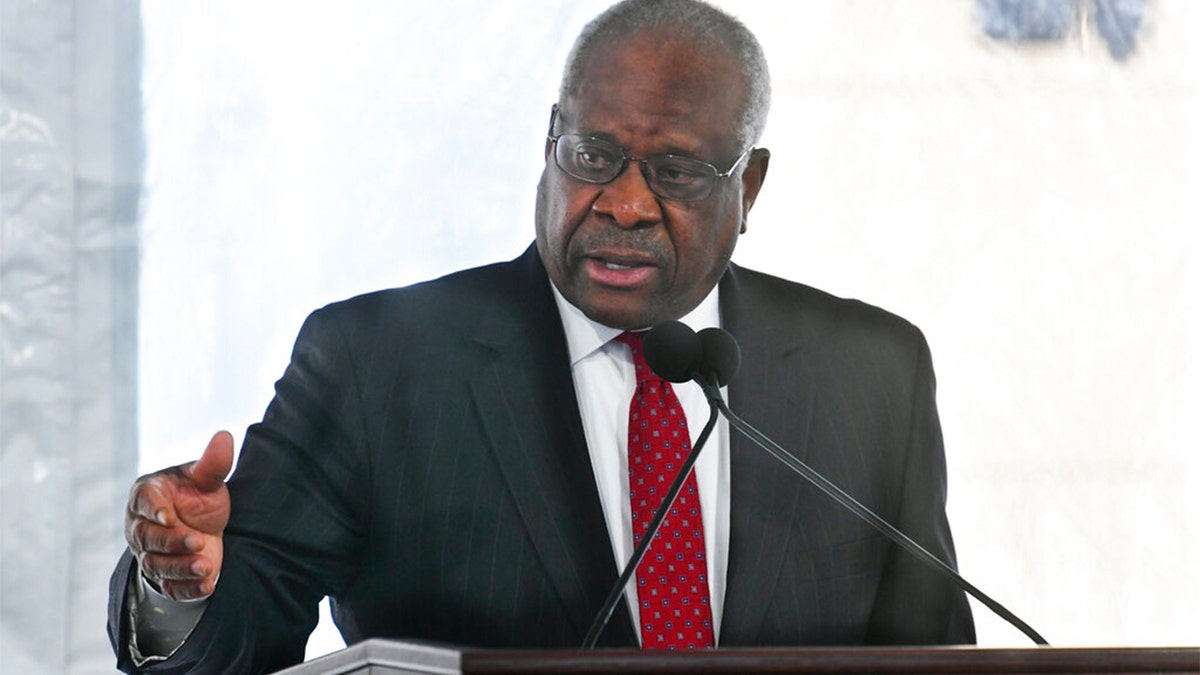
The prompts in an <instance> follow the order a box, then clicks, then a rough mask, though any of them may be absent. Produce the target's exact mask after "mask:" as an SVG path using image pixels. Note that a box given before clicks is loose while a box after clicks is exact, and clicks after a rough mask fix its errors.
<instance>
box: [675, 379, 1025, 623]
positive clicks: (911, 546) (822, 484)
mask: <svg viewBox="0 0 1200 675" xmlns="http://www.w3.org/2000/svg"><path fill="white" fill-rule="evenodd" d="M695 381H696V382H697V383H699V384H700V388H701V389H703V390H704V395H705V396H707V397H708V402H709V404H710V405H712V406H713V409H714V411H715V410H720V411H721V414H723V415H724V416H725V419H727V420H729V424H730V426H732V427H733V428H735V429H737V430H738V431H740V432H741V433H742V434H744V435H745V436H746V437H747V438H749V439H750V440H751V441H754V443H755V444H757V445H758V446H759V447H761V448H762V449H763V450H766V451H767V453H768V454H770V455H771V456H772V457H774V458H775V459H777V460H779V461H780V462H781V463H782V464H783V465H784V466H786V467H788V468H789V469H791V470H792V471H795V472H796V473H798V474H800V475H801V476H803V477H804V478H805V479H806V480H808V482H810V483H812V484H813V485H814V486H815V487H816V488H817V489H819V490H820V491H822V492H824V493H825V494H827V495H829V496H830V497H832V498H833V499H834V501H836V502H837V503H839V504H841V505H842V506H844V507H846V509H848V510H849V511H850V512H851V513H853V514H854V515H856V516H858V517H859V518H861V519H862V520H864V521H866V522H867V523H868V524H869V525H871V527H874V528H875V529H876V530H879V531H880V532H881V533H883V534H884V535H885V536H887V538H888V539H891V540H892V541H893V542H895V543H896V544H897V545H898V546H900V547H901V548H903V549H904V550H906V551H908V552H909V553H911V554H912V555H914V556H916V558H917V559H918V560H920V561H921V562H923V563H925V564H926V565H929V566H930V567H933V568H934V569H935V570H937V571H939V572H941V573H942V574H944V575H946V576H947V578H949V579H950V581H952V582H953V583H954V585H955V586H957V587H958V588H960V589H962V590H963V591H966V592H967V593H969V594H971V596H972V597H974V598H975V599H976V600H978V601H980V602H982V603H983V604H984V605H986V606H987V607H988V608H989V609H991V610H992V611H993V612H995V613H996V614H998V615H999V616H1000V617H1001V618H1003V619H1005V620H1006V621H1008V622H1009V623H1011V624H1012V625H1013V626H1016V627H1017V628H1018V629H1019V630H1020V631H1021V632H1022V633H1024V634H1025V635H1026V636H1027V637H1028V638H1029V639H1030V640H1033V641H1034V643H1036V644H1038V645H1041V646H1049V643H1048V642H1046V639H1045V638H1043V637H1042V636H1041V635H1039V634H1038V632H1037V631H1035V630H1034V629H1033V628H1032V627H1031V626H1030V625H1029V624H1027V623H1025V622H1024V621H1022V620H1021V619H1020V618H1018V617H1017V615H1015V614H1013V613H1012V612H1010V611H1008V609H1006V608H1005V607H1004V606H1003V605H1001V604H1000V603H998V602H996V601H995V600H993V599H991V598H990V597H988V595H987V594H985V593H984V592H983V591H981V590H979V589H978V588H975V586H973V585H972V584H971V583H970V582H968V581H967V580H966V579H964V578H962V576H961V575H959V573H958V572H956V571H954V569H953V568H951V567H950V566H949V565H947V564H946V563H944V562H942V561H941V560H940V559H938V557H937V556H935V555H933V554H932V553H930V552H929V551H927V550H925V549H924V548H923V547H922V546H921V545H920V544H918V543H917V542H915V541H913V540H912V539H910V538H909V537H908V535H906V534H904V533H903V532H901V531H900V530H897V529H896V528H895V527H892V525H891V523H889V522H887V521H886V520H884V519H883V518H880V517H879V516H878V515H876V514H875V512H873V511H871V510H870V509H868V508H867V507H865V506H863V505H862V504H860V503H859V502H858V501H857V500H856V499H854V498H853V497H851V496H850V495H849V494H847V493H846V492H845V491H843V490H842V489H841V488H839V487H838V486H837V485H834V484H833V483H832V482H831V481H830V480H829V479H828V478H826V477H824V476H822V475H821V474H819V473H817V472H816V470H814V469H813V468H812V467H810V466H808V465H807V464H805V463H804V462H802V461H800V460H799V459H797V458H796V457H795V456H794V455H792V454H791V453H789V452H788V451H787V450H784V449H783V448H782V447H781V446H780V445H779V444H778V443H776V442H775V441H772V440H771V439H770V438H767V436H766V435H765V434H763V433H762V432H760V431H759V430H758V429H755V428H754V427H753V426H751V425H750V424H748V423H747V422H745V421H744V420H742V418H740V417H738V416H737V415H735V414H734V413H733V411H732V410H730V409H729V406H728V405H726V404H725V399H724V398H722V397H721V390H720V389H719V388H718V387H717V386H716V385H714V384H711V383H709V382H706V381H704V379H703V378H701V377H697V378H695ZM710 424H711V423H710Z"/></svg>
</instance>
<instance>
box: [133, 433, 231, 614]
mask: <svg viewBox="0 0 1200 675" xmlns="http://www.w3.org/2000/svg"><path fill="white" fill-rule="evenodd" d="M232 468H233V436H231V435H230V434H229V432H227V431H218V432H217V434H216V435H215V436H213V437H212V440H211V441H209V442H208V447H207V448H205V450H204V454H203V455H201V456H200V459H198V460H196V461H195V462H191V463H188V464H180V465H179V466H174V467H171V468H169V469H163V470H162V471H158V472H155V473H151V474H147V475H145V476H142V477H141V478H139V479H138V480H137V482H135V483H134V484H133V488H132V489H131V490H130V491H129V505H128V506H127V507H126V511H125V540H126V541H128V542H129V549H130V551H132V552H133V555H134V556H135V557H136V558H137V560H138V564H139V566H140V567H141V570H142V574H143V575H144V576H145V578H146V579H148V580H149V581H150V582H151V583H153V584H155V585H157V586H158V588H159V589H160V590H161V591H162V593H163V595H165V596H167V597H169V598H172V599H174V600H191V599H196V598H204V597H207V596H209V595H211V594H212V592H213V590H214V589H215V588H216V582H217V576H219V575H220V572H221V561H222V556H223V553H224V544H223V542H222V539H221V536H222V532H224V530H225V525H226V523H228V522H229V490H228V489H227V488H226V487H225V476H227V475H228V474H229V471H230V469H232Z"/></svg>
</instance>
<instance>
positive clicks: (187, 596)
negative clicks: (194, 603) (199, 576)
mask: <svg viewBox="0 0 1200 675" xmlns="http://www.w3.org/2000/svg"><path fill="white" fill-rule="evenodd" d="M159 586H160V587H161V588H162V593H163V595H165V596H167V597H168V598H171V599H173V600H198V599H200V598H207V597H208V596H210V595H212V594H213V591H214V590H216V582H215V580H213V579H204V580H203V581H173V580H168V581H164V582H162V583H161V584H159Z"/></svg>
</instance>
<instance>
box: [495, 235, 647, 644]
mask: <svg viewBox="0 0 1200 675" xmlns="http://www.w3.org/2000/svg"><path fill="white" fill-rule="evenodd" d="M515 265H516V266H518V267H519V268H520V269H519V282H518V283H517V284H516V285H515V287H514V288H513V289H512V292H514V293H516V294H517V295H516V297H517V298H519V299H520V302H519V303H517V304H518V305H519V306H520V307H521V309H519V310H518V311H516V312H514V311H512V309H513V307H512V306H505V307H504V308H496V307H493V308H491V310H490V311H489V312H487V313H485V314H484V315H483V316H482V317H481V320H480V329H479V332H478V333H477V335H476V336H475V341H476V342H477V343H478V344H479V345H480V346H481V348H482V349H484V350H486V351H489V352H491V356H492V357H491V359H490V360H489V362H488V364H487V365H486V366H485V367H483V368H482V369H481V370H480V371H479V372H478V374H477V375H476V376H475V377H474V378H473V380H472V382H471V393H472V396H473V398H474V402H475V404H476V409H477V411H478V412H479V415H480V419H481V422H482V424H483V427H484V429H485V432H486V434H487V438H488V440H489V444H490V446H491V450H492V452H494V453H495V454H496V457H497V459H498V464H499V465H500V467H501V472H502V473H503V475H504V479H505V482H506V483H507V485H508V488H509V490H510V491H511V493H512V497H513V500H514V501H515V503H516V504H517V508H518V511H519V512H520V516H521V520H522V522H523V524H524V526H525V529H526V531H527V532H528V535H529V538H530V540H531V541H532V542H533V545H534V547H535V548H536V549H537V552H538V557H539V558H540V560H541V563H542V565H543V567H544V569H545V572H546V574H547V576H548V577H549V578H550V579H551V581H552V583H553V584H554V587H555V589H556V590H557V592H558V594H559V597H560V598H561V600H562V603H563V606H564V607H565V608H566V611H567V612H568V614H569V615H570V617H571V619H572V621H573V622H574V623H575V626H576V628H577V630H578V632H579V638H580V640H581V641H582V639H583V635H584V633H585V632H586V631H587V627H588V626H589V624H590V623H591V621H592V617H593V615H594V614H595V612H596V611H597V610H599V608H600V605H601V604H602V603H603V601H604V598H605V596H606V595H607V594H608V591H609V589H610V588H611V587H612V585H613V584H615V583H616V581H617V572H616V570H615V567H614V563H613V559H614V556H613V552H612V547H611V545H610V543H609V537H608V528H607V527H606V525H605V522H604V514H603V510H602V509H601V506H600V496H599V493H598V491H597V489H596V481H595V477H594V475H593V473H592V467H591V459H590V457H589V455H588V450H587V446H586V441H585V437H584V433H583V424H582V421H581V419H580V413H579V407H578V404H577V402H576V397H575V389H574V384H573V380H572V378H571V372H570V367H569V364H570V358H569V356H568V353H567V346H566V338H565V336H564V334H563V330H562V322H561V320H560V319H559V316H558V310H557V307H556V306H555V304H554V299H553V295H552V294H551V292H550V287H549V281H548V279H547V277H546V275H545V272H544V269H543V268H542V265H541V261H540V259H538V257H537V255H536V253H534V251H533V249H532V247H531V248H530V250H529V251H527V252H526V254H525V255H524V256H522V258H520V259H518V260H517V261H516V262H515ZM621 609H622V608H620V607H619V608H618V611H617V612H616V614H615V615H614V616H613V620H612V625H610V626H609V628H608V629H607V630H606V631H605V636H604V639H603V640H602V644H614V645H631V644H633V645H636V644H637V643H636V638H635V636H634V634H633V626H632V623H631V622H630V620H629V616H628V612H625V611H620V610H621Z"/></svg>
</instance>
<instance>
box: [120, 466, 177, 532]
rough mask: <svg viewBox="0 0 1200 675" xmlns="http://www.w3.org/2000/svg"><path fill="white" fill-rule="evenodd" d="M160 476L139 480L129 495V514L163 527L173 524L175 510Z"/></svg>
mask: <svg viewBox="0 0 1200 675" xmlns="http://www.w3.org/2000/svg"><path fill="white" fill-rule="evenodd" d="M162 480H163V479H162V478H161V477H160V476H154V477H151V478H147V479H143V480H139V481H138V482H137V483H134V485H133V491H132V493H131V494H130V495H129V514H130V515H132V516H135V517H138V518H144V519H146V520H149V521H151V522H155V523H158V524H159V525H163V526H170V525H172V524H174V520H175V509H174V507H173V505H172V500H171V499H170V498H168V497H167V495H166V493H165V491H164V489H163V482H162Z"/></svg>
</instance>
